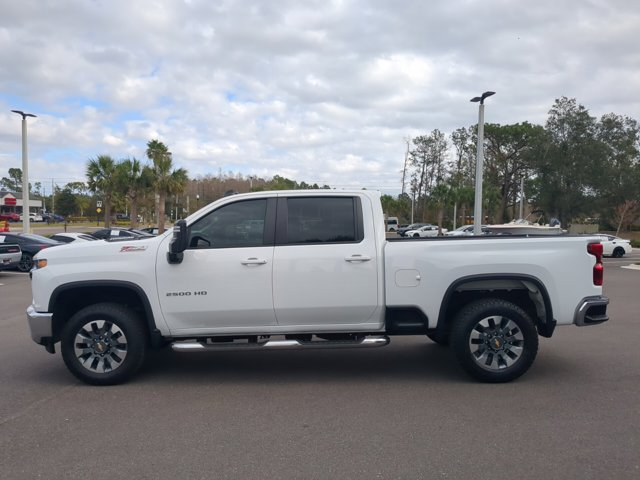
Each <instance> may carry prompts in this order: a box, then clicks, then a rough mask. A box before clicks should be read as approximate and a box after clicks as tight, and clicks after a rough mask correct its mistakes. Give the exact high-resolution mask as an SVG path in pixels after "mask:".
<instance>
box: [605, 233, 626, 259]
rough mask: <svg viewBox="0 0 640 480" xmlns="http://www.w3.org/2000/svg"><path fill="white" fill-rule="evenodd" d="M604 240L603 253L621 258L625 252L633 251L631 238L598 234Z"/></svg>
mask: <svg viewBox="0 0 640 480" xmlns="http://www.w3.org/2000/svg"><path fill="white" fill-rule="evenodd" d="M597 235H598V236H599V237H600V238H601V239H602V240H601V241H600V243H602V254H603V255H611V256H612V257H616V258H620V257H623V256H624V254H625V253H631V250H632V248H631V240H625V239H624V238H620V237H616V236H614V235H606V234H597Z"/></svg>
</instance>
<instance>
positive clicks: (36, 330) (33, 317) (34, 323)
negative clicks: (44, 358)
mask: <svg viewBox="0 0 640 480" xmlns="http://www.w3.org/2000/svg"><path fill="white" fill-rule="evenodd" d="M27 320H28V321H29V329H30V330H31V338H32V340H33V341H34V342H36V343H37V344H38V345H44V346H45V347H47V350H48V349H49V347H50V346H51V345H52V341H53V313H47V312H36V310H35V309H34V308H33V305H29V308H27Z"/></svg>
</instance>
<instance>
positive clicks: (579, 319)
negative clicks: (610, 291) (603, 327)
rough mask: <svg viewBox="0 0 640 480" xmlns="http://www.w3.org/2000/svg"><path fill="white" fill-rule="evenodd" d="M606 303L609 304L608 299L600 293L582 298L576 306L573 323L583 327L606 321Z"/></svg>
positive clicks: (607, 317)
mask: <svg viewBox="0 0 640 480" xmlns="http://www.w3.org/2000/svg"><path fill="white" fill-rule="evenodd" d="M607 305H609V299H608V298H607V297H605V296H602V295H598V296H595V297H586V298H583V299H582V301H581V302H580V303H579V304H578V306H577V307H576V312H575V313H574V315H573V323H574V324H575V325H577V326H579V327H584V326H587V325H597V324H598V323H603V322H606V321H607V320H609V316H608V315H607Z"/></svg>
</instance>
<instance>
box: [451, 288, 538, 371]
mask: <svg viewBox="0 0 640 480" xmlns="http://www.w3.org/2000/svg"><path fill="white" fill-rule="evenodd" d="M451 347H452V348H453V351H454V353H455V355H456V358H457V359H458V362H459V363H460V365H461V366H462V368H463V369H464V370H465V371H466V372H467V373H468V374H469V375H471V376H472V377H473V378H475V379H476V380H479V381H482V382H491V383H504V382H510V381H511V380H514V379H516V378H518V377H519V376H521V375H523V374H524V373H525V372H526V371H527V370H529V367H531V365H532V364H533V361H534V360H535V358H536V354H537V353H538V332H537V331H536V327H535V325H534V324H533V321H532V320H531V318H530V317H529V315H527V313H526V312H525V311H524V310H522V309H521V308H520V307H518V306H517V305H514V304H513V303H511V302H508V301H506V300H502V299H497V298H492V299H486V300H478V301H475V302H473V303H470V304H469V305H467V306H465V307H464V308H463V309H462V310H460V312H459V313H458V315H457V316H456V318H455V319H454V324H453V327H452V330H451Z"/></svg>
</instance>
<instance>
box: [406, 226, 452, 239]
mask: <svg viewBox="0 0 640 480" xmlns="http://www.w3.org/2000/svg"><path fill="white" fill-rule="evenodd" d="M439 233H442V234H446V233H447V229H446V228H441V229H439V228H438V226H437V225H425V226H424V227H420V228H418V229H416V230H409V231H408V232H407V233H405V236H406V237H413V238H418V237H420V238H426V237H437V236H438V234H439Z"/></svg>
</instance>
